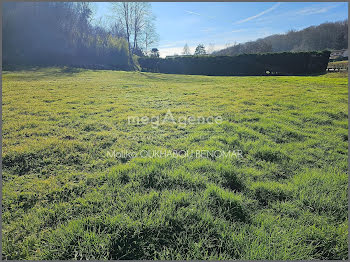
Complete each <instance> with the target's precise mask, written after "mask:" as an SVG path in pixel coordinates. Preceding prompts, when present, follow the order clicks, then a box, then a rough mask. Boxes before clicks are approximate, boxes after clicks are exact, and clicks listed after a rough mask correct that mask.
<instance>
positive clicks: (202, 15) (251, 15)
mask: <svg viewBox="0 0 350 262" xmlns="http://www.w3.org/2000/svg"><path fill="white" fill-rule="evenodd" d="M151 5H152V12H153V14H154V15H155V16H156V21H155V25H156V30H157V33H158V34H159V37H160V41H159V43H158V45H156V46H155V47H157V48H158V49H159V51H160V55H161V56H162V57H165V56H167V55H173V54H174V53H177V54H181V53H182V50H183V47H184V45H185V44H186V43H187V44H188V46H189V47H190V50H191V52H194V50H195V47H196V46H197V45H198V44H204V46H205V47H206V48H207V49H208V47H209V46H211V48H212V49H214V50H219V49H222V48H225V47H226V46H229V45H233V44H234V43H237V44H238V43H244V42H247V41H250V40H256V39H258V38H263V37H266V36H269V35H272V34H280V33H286V32H287V31H288V30H291V29H294V30H300V29H303V28H306V27H308V26H312V25H319V24H321V23H324V22H334V21H340V20H344V19H347V18H348V3H347V2H294V3H293V2H289V3H286V2H250V3H249V2H248V3H243V2H187V3H186V2H168V3H166V2H152V3H151ZM93 8H94V20H95V21H98V20H99V18H100V17H107V16H109V15H110V14H111V13H110V3H105V2H99V3H98V2H96V3H94V4H93Z"/></svg>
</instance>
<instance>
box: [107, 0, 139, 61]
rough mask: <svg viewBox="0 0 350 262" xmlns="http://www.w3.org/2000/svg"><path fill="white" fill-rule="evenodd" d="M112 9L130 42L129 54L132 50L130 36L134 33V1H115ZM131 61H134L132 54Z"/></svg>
mask: <svg viewBox="0 0 350 262" xmlns="http://www.w3.org/2000/svg"><path fill="white" fill-rule="evenodd" d="M111 4H112V9H113V11H114V12H115V13H116V17H117V19H118V21H119V22H120V24H121V25H122V26H123V27H124V31H125V37H126V41H127V42H128V49H129V54H132V52H131V43H130V37H131V33H132V27H133V26H132V19H133V10H134V8H133V6H132V5H133V3H131V2H114V3H111ZM130 62H131V63H133V61H132V57H131V56H130Z"/></svg>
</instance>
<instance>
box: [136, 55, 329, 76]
mask: <svg viewBox="0 0 350 262" xmlns="http://www.w3.org/2000/svg"><path fill="white" fill-rule="evenodd" d="M330 53H331V52H330V51H322V52H283V53H266V54H243V55H238V56H179V57H174V58H152V57H140V58H139V60H138V61H139V64H140V66H141V68H142V70H143V71H147V72H157V73H168V74H188V75H212V76H238V75H267V74H273V75H311V74H322V73H324V72H325V71H326V69H327V64H328V61H329V55H330Z"/></svg>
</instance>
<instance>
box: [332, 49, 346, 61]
mask: <svg viewBox="0 0 350 262" xmlns="http://www.w3.org/2000/svg"><path fill="white" fill-rule="evenodd" d="M348 56H349V51H348V49H342V50H334V51H332V53H331V55H330V57H329V58H330V59H337V58H339V57H348Z"/></svg>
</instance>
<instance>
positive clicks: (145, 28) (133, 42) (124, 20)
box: [112, 2, 158, 54]
mask: <svg viewBox="0 0 350 262" xmlns="http://www.w3.org/2000/svg"><path fill="white" fill-rule="evenodd" d="M112 10H113V12H114V14H115V16H116V19H117V20H118V21H120V24H121V25H122V26H123V28H124V31H125V36H126V40H127V41H128V46H129V51H130V53H131V54H140V52H142V51H141V50H146V52H148V48H149V46H150V45H151V44H154V43H156V42H157V39H158V36H157V34H156V32H155V26H154V23H153V20H154V19H155V18H154V16H153V14H152V10H151V5H150V3H147V2H129V3H128V2H122V3H120V2H116V3H112Z"/></svg>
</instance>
